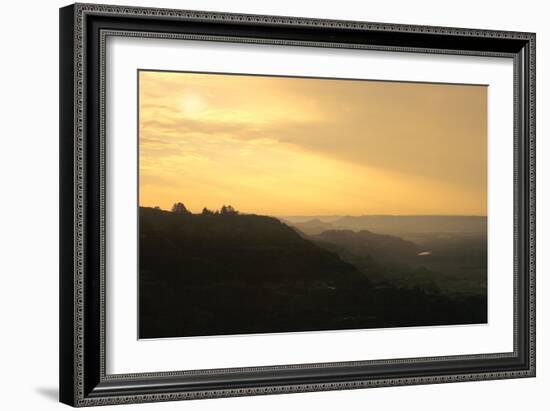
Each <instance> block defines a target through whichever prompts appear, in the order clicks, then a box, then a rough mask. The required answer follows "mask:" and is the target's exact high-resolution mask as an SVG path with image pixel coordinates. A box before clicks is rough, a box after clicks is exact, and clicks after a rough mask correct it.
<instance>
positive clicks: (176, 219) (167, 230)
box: [139, 208, 487, 338]
mask: <svg viewBox="0 0 550 411" xmlns="http://www.w3.org/2000/svg"><path fill="white" fill-rule="evenodd" d="M334 235H336V236H338V234H335V233H329V234H328V236H329V237H331V236H334ZM317 240H319V239H317ZM324 240H326V238H324ZM391 241H392V244H394V243H395V244H397V245H399V246H403V247H404V251H405V252H406V253H407V254H409V253H411V252H413V251H411V250H412V249H411V248H410V247H413V246H411V244H412V243H408V242H403V243H401V242H400V241H399V239H397V240H396V239H395V238H393V239H391ZM139 265H140V278H139V288H140V289H139V292H140V295H139V310H140V318H139V336H140V338H161V337H186V336H202V335H220V334H221V335H223V334H250V333H273V332H293V331H314V330H342V329H357V328H380V327H400V326H421V325H442V324H472V323H484V322H486V320H487V316H486V312H487V311H486V298H485V296H484V295H482V296H479V295H477V296H476V295H458V296H453V297H450V296H445V295H442V294H439V293H433V292H430V291H429V290H424V289H422V288H419V287H415V288H405V287H398V286H393V285H391V284H389V285H388V284H381V283H380V282H379V281H371V279H370V275H369V270H377V266H376V265H369V268H368V269H367V270H365V267H362V268H361V269H358V268H357V267H356V266H355V265H353V264H352V263H351V262H349V261H344V259H342V258H341V257H340V256H339V255H338V254H337V253H336V252H333V251H332V250H330V249H327V247H322V246H321V245H319V244H317V243H315V242H314V241H311V240H310V239H308V238H307V237H304V236H303V235H300V234H299V233H297V232H296V230H295V229H293V228H290V227H289V226H287V225H286V224H284V223H281V222H280V221H279V220H277V219H275V218H271V217H266V216H258V215H239V214H225V215H223V214H210V213H203V214H190V213H174V212H167V211H162V210H159V209H153V208H140V256H139ZM376 277H377V273H375V272H372V278H376Z"/></svg>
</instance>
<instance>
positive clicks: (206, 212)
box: [202, 207, 214, 215]
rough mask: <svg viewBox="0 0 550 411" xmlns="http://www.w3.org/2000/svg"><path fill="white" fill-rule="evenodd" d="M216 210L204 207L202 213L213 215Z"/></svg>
mask: <svg viewBox="0 0 550 411" xmlns="http://www.w3.org/2000/svg"><path fill="white" fill-rule="evenodd" d="M213 214H214V212H213V211H212V210H209V209H208V208H206V207H204V208H203V209H202V215H213Z"/></svg>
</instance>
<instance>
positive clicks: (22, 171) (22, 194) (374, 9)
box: [0, 0, 550, 411]
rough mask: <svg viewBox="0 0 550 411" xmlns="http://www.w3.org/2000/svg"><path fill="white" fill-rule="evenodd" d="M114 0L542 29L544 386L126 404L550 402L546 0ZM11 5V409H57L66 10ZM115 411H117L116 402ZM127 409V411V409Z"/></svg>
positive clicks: (506, 405) (3, 109)
mask: <svg viewBox="0 0 550 411" xmlns="http://www.w3.org/2000/svg"><path fill="white" fill-rule="evenodd" d="M111 3H114V4H129V5H143V6H154V7H170V8H187V9H198V10H216V11H228V12H243V13H257V14H274V15H294V16H304V17H318V18H334V19H353V20H366V21H382V22H394V23H409V24H428V25H443V26H458V27H472V28H490V29H500V30H520V31H534V32H536V33H537V74H538V79H537V95H538V98H537V100H538V107H537V116H538V122H537V132H538V137H539V138H538V150H537V151H538V153H537V154H538V165H537V176H538V182H539V184H538V199H537V203H538V205H537V207H538V211H539V213H538V221H537V232H538V247H537V248H538V267H537V268H538V279H537V287H538V293H537V294H538V296H539V298H538V301H537V310H538V330H537V331H538V337H537V340H538V341H537V343H538V376H537V378H536V379H524V380H507V381H486V382H474V383H455V384H443V385H431V386H413V387H396V388H377V389H369V390H355V391H334V392H324V393H304V394H291V395H276V396H262V397H245V398H231V399H223V400H201V401H192V402H181V403H159V404H147V405H131V406H124V407H123V408H120V409H155V410H169V409H174V408H177V409H185V410H214V409H220V408H222V409H226V410H256V409H262V410H279V409H316V410H325V409H326V410H329V409H335V408H336V409H337V408H344V409H347V410H348V409H349V410H353V409H365V408H370V409H375V410H376V409H389V410H391V409H404V408H406V409H409V410H417V409H418V410H423V411H427V410H440V409H445V410H463V409H474V410H481V409H499V410H516V409H520V408H523V407H528V408H529V409H531V410H544V409H547V407H548V405H547V404H548V395H547V390H548V387H550V356H549V355H548V348H547V347H548V346H549V343H548V339H549V332H550V321H549V320H548V315H547V313H548V312H549V311H550V300H549V299H545V298H544V295H545V293H546V292H547V290H548V291H550V282H549V281H548V279H547V277H546V274H547V272H548V271H549V270H550V257H549V254H550V253H548V251H547V250H548V249H549V248H550V237H549V236H548V234H547V233H548V232H549V231H550V222H549V221H550V219H549V217H548V214H546V213H545V210H548V209H549V208H550V190H549V185H548V184H547V183H546V182H545V181H546V177H548V175H549V174H550V161H545V160H546V158H545V156H546V155H548V154H547V153H550V147H549V143H548V140H547V139H546V138H545V136H546V135H547V134H548V133H549V131H550V130H549V127H550V121H548V117H547V116H545V115H544V113H547V112H548V111H549V110H550V97H549V93H550V88H549V86H548V84H549V81H548V77H547V76H546V74H545V73H549V72H550V67H549V66H550V64H549V63H550V26H548V22H547V16H548V11H547V10H545V2H542V1H536V0H524V1H522V2H518V1H514V2H512V1H507V0H506V1H505V0H501V1H485V2H481V1H472V0H462V1H460V2H452V3H451V2H443V1H428V0H415V1H407V0H402V1H385V2H370V3H367V2H357V1H353V0H339V1H337V2H334V1H330V2H329V1H320V0H319V1H315V2H306V1H302V2H299V1H296V0H277V1H271V2H259V1H252V0H251V1H247V0H232V1H231V2H224V1H223V0H202V1H199V0H180V1H176V0H146V1H140V0H128V1H122V2H120V1H115V0H112V1H111ZM65 4H67V3H65V2H64V1H58V0H55V1H31V0H28V1H25V2H13V1H12V2H9V3H7V4H3V5H2V16H3V19H2V23H1V24H0V30H1V36H0V42H1V44H2V48H1V56H2V57H1V58H2V64H1V65H0V142H1V143H0V196H1V201H0V250H1V251H0V275H1V277H0V279H1V282H0V330H1V334H0V335H1V339H0V386H1V387H2V390H1V393H0V408H2V409H6V410H16V409H28V410H49V409H62V408H63V407H65V406H64V405H61V404H59V403H57V378H58V373H57V361H58V357H57V350H58V338H57V334H58V331H57V330H58V327H57V325H58V321H57V309H58V306H57V301H58V199H57V197H58V182H57V180H58V7H60V6H64V5H65ZM110 408H111V409H113V408H112V407H110ZM117 409H118V408H117Z"/></svg>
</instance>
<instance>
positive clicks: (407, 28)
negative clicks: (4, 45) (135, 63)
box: [60, 4, 535, 407]
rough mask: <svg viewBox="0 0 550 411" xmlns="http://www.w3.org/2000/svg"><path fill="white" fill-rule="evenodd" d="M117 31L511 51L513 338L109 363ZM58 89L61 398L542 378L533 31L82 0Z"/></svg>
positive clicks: (68, 21) (70, 14)
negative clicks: (280, 359) (338, 357)
mask: <svg viewBox="0 0 550 411" xmlns="http://www.w3.org/2000/svg"><path fill="white" fill-rule="evenodd" d="M110 37H128V38H130V37H136V38H155V39H174V40H176V39H188V40H189V39H190V40H197V41H216V42H227V43H232V44H264V45H280V46H288V47H293V46H300V47H319V48H329V49H335V48H336V49H341V50H374V51H381V52H400V53H413V54H414V53H424V54H433V55H447V56H482V57H486V58H506V59H510V60H511V61H512V62H513V88H514V92H513V95H514V98H513V100H514V101H513V106H514V107H513V116H514V119H513V128H514V130H513V141H514V147H513V162H514V165H513V169H514V172H513V176H510V179H511V178H512V177H513V180H514V181H513V190H514V204H513V209H514V216H513V221H510V224H511V225H513V229H514V246H513V250H514V256H513V261H514V264H513V266H514V267H513V277H514V280H513V281H514V285H513V293H514V296H513V319H512V320H511V321H513V350H512V351H510V352H495V353H487V352H484V353H473V354H465V355H450V356H436V355H434V356H431V355H429V356H424V357H414V358H395V359H386V358H378V359H369V360H364V359H362V358H356V359H354V360H353V361H345V362H321V363H319V362H317V363H303V364H300V363H298V364H290V365H288V364H277V365H269V366H250V367H232V368H207V369H199V370H196V369H185V370H179V369H174V370H170V371H159V372H150V371H147V372H143V373H123V374H110V373H108V372H107V367H106V357H107V356H108V355H109V353H108V348H107V344H106V333H108V332H109V328H108V326H107V325H106V318H107V314H106V312H107V310H108V309H109V308H108V307H106V293H108V292H109V291H108V290H107V287H106V258H109V257H108V256H107V255H106V252H107V251H106V250H107V249H106V245H105V232H106V230H108V225H107V221H108V217H106V210H105V198H106V195H108V193H107V191H106V188H105V184H106V160H105V159H106V157H108V156H109V153H108V152H107V150H106V144H105V139H106V138H108V136H106V118H107V117H106V105H105V102H106V92H108V87H109V79H108V78H107V76H108V72H107V70H106V59H107V58H108V56H106V42H107V40H108V38H110ZM60 100H61V103H60V213H61V223H60V236H61V240H60V241H61V243H60V250H61V251H60V401H61V402H63V403H66V404H69V405H72V406H78V407H80V406H93V405H108V404H125V403H138V402H152V401H171V400H183V399H198V398H217V397H229V396H245V395H260V394H276V393H290V392H303V391H324V390H337V389H355V388H368V387H383V386H395V385H413V384H434V383H448V382H458V381H476V380H488V379H505V378H522V377H534V376H535V34H534V33H523V32H508V31H492V30H478V29H462V28H447V27H428V26H413V25H399V24H385V23H368V22H355V21H336V20H317V19H307V18H295V17H279V16H260V15H241V14H228V13H215V12H201V11H185V10H168V9H153V8H138V7H125V6H107V5H95V4H75V5H71V6H67V7H64V8H62V9H60ZM501 178H505V177H501Z"/></svg>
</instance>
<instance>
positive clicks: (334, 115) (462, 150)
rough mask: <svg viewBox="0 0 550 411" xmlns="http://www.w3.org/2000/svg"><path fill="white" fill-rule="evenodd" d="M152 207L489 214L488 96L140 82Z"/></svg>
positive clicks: (182, 78)
mask: <svg viewBox="0 0 550 411" xmlns="http://www.w3.org/2000/svg"><path fill="white" fill-rule="evenodd" d="M139 93H140V95H139V101H140V112H139V116H140V122H139V150H140V156H139V161H140V164H139V170H140V205H142V206H160V207H161V208H163V209H170V207H171V206H172V204H173V203H174V202H177V201H181V202H183V203H184V204H185V205H186V207H187V208H188V209H190V210H191V211H192V212H195V213H197V212H200V211H201V210H202V208H203V207H208V208H210V209H219V208H220V207H221V206H222V205H223V204H231V205H233V206H234V207H235V208H236V209H238V210H240V211H241V212H245V213H255V214H265V215H275V216H297V215H364V214H408V215H414V214H444V215H486V212H487V211H486V210H487V209H486V207H487V205H486V201H487V160H486V159H487V87H486V86H467V85H466V86H465V85H444V84H422V83H400V82H382V81H364V80H324V79H306V78H284V77H267V76H246V75H221V74H194V73H172V72H171V73H165V72H151V71H140V72H139Z"/></svg>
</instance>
